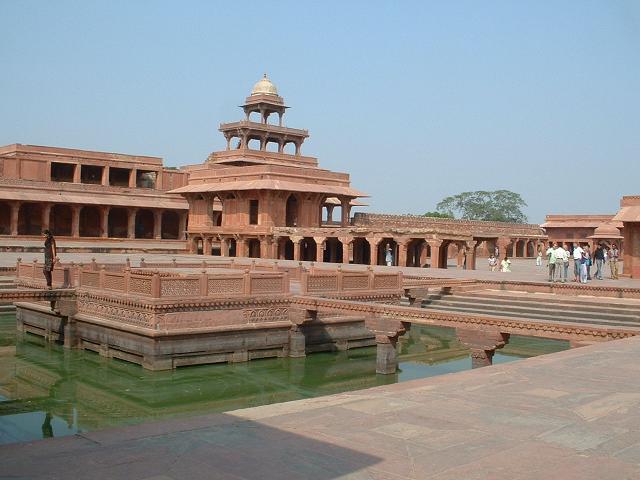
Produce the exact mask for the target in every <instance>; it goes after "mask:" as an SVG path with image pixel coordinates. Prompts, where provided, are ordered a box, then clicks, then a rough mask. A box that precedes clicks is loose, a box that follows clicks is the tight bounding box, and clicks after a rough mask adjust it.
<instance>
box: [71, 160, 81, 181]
mask: <svg viewBox="0 0 640 480" xmlns="http://www.w3.org/2000/svg"><path fill="white" fill-rule="evenodd" d="M81 168H82V167H81V166H80V164H79V163H78V164H76V165H75V168H74V169H73V183H80V181H81V179H82V176H81V173H80V169H81Z"/></svg>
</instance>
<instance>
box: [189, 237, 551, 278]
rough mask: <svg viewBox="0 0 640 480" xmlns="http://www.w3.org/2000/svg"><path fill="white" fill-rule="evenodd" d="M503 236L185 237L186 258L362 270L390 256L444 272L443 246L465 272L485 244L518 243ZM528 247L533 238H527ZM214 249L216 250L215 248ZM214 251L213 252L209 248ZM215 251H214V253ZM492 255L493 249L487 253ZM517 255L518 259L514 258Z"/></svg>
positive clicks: (505, 246)
mask: <svg viewBox="0 0 640 480" xmlns="http://www.w3.org/2000/svg"><path fill="white" fill-rule="evenodd" d="M521 240H522V239H511V238H507V237H503V238H496V239H471V240H469V239H459V238H458V239H448V238H442V239H434V238H416V237H399V236H389V237H379V236H374V237H364V236H335V237H332V236H317V235H316V236H308V237H307V236H305V237H303V236H282V237H274V236H268V235H264V236H258V237H245V236H242V235H233V236H231V235H227V236H224V235H222V236H216V237H213V236H207V235H197V234H196V235H194V236H192V237H191V242H190V250H191V252H192V253H203V254H205V255H212V254H216V255H220V256H223V257H226V256H237V257H253V258H272V259H282V260H299V261H316V262H331V263H356V264H364V265H386V264H387V252H390V258H391V264H392V265H393V266H403V267H404V266H407V267H424V266H427V265H428V266H430V267H431V268H447V263H448V259H449V255H448V252H449V246H451V245H456V246H457V248H458V255H457V256H458V259H457V265H458V266H460V267H462V266H464V267H465V268H467V269H469V270H473V269H475V268H476V257H477V249H478V246H479V245H480V244H481V243H482V242H487V243H488V245H491V247H493V246H494V245H498V248H499V251H500V252H501V254H502V253H503V252H507V254H508V253H509V252H510V251H513V249H514V248H517V247H516V245H517V243H518V241H521ZM526 241H527V242H534V248H536V249H537V247H538V246H539V243H538V242H539V241H538V240H537V239H527V240H526ZM218 244H219V245H220V246H219V250H218V248H217V245H218ZM214 246H215V248H214ZM214 250H215V252H214ZM491 251H493V248H491ZM518 256H521V255H518Z"/></svg>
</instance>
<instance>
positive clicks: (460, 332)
mask: <svg viewBox="0 0 640 480" xmlns="http://www.w3.org/2000/svg"><path fill="white" fill-rule="evenodd" d="M456 334H457V336H458V340H460V342H461V343H462V344H463V345H465V346H466V347H468V348H469V349H470V350H471V366H472V367H473V368H479V367H486V366H488V365H491V364H492V362H493V354H494V353H495V351H496V349H498V348H502V347H504V346H505V345H506V344H507V343H508V342H509V334H508V333H502V332H500V331H498V330H480V329H478V330H475V329H465V328H456Z"/></svg>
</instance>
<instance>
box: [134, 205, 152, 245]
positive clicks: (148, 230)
mask: <svg viewBox="0 0 640 480" xmlns="http://www.w3.org/2000/svg"><path fill="white" fill-rule="evenodd" d="M153 227H154V218H153V212H152V211H151V210H146V209H145V210H138V211H137V212H136V227H135V232H136V238H153Z"/></svg>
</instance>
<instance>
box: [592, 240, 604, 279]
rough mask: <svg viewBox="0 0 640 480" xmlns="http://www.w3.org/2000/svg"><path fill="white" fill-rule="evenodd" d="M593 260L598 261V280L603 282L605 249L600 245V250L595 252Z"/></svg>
mask: <svg viewBox="0 0 640 480" xmlns="http://www.w3.org/2000/svg"><path fill="white" fill-rule="evenodd" d="M593 259H594V260H595V261H596V278H597V279H598V280H602V270H603V268H604V247H603V246H602V244H601V243H600V244H598V248H596V251H595V252H593Z"/></svg>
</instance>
